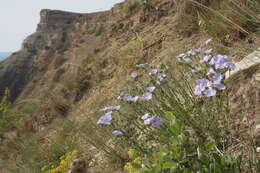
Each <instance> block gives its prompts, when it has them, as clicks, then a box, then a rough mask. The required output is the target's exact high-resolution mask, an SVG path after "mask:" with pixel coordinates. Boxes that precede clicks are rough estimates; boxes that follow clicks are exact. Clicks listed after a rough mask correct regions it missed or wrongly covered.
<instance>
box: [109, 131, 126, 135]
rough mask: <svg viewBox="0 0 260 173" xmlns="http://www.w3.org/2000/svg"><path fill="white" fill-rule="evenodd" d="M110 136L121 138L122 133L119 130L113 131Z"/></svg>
mask: <svg viewBox="0 0 260 173" xmlns="http://www.w3.org/2000/svg"><path fill="white" fill-rule="evenodd" d="M112 134H113V135H115V136H122V135H123V134H124V133H123V132H122V131H121V130H114V131H113V132H112Z"/></svg>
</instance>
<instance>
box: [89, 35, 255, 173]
mask: <svg viewBox="0 0 260 173" xmlns="http://www.w3.org/2000/svg"><path fill="white" fill-rule="evenodd" d="M206 42H207V43H206V44H208V42H210V40H207V41H206ZM205 55H206V56H205ZM178 57H179V58H180V59H181V61H180V62H178V63H177V64H176V65H173V66H170V65H168V66H165V65H161V66H160V68H159V69H158V70H157V69H152V70H151V71H150V72H149V77H148V78H150V82H147V81H146V80H147V78H146V79H145V78H142V79H139V80H138V81H137V82H136V83H135V82H133V84H132V85H131V86H132V87H134V88H135V89H134V90H132V91H130V93H131V94H128V93H126V92H123V93H122V94H120V100H121V101H120V103H117V104H119V105H120V106H121V107H120V106H111V107H105V108H104V109H103V110H104V111H107V112H106V113H105V114H104V115H103V116H101V117H100V119H98V120H95V119H93V120H92V122H90V120H88V121H87V122H85V134H86V135H85V137H86V140H87V141H88V142H90V143H91V144H92V145H94V146H95V147H96V148H98V149H99V150H101V151H103V152H104V153H106V154H107V155H108V157H112V158H114V157H118V158H119V159H121V161H122V162H126V163H125V169H126V170H127V171H128V172H130V173H180V172H183V173H196V172H203V173H207V172H212V173H222V172H236V173H242V172H253V171H254V170H257V171H260V166H259V164H260V162H259V158H258V157H255V156H256V154H257V153H256V151H255V148H256V147H257V146H256V145H255V144H254V143H253V142H252V141H253V138H251V137H250V136H252V134H251V133H250V132H248V134H247V135H246V136H247V138H243V142H244V145H243V146H241V148H240V150H239V151H238V150H237V149H234V148H233V146H235V145H236V142H235V141H233V140H232V136H233V135H234V133H233V132H232V128H231V127H232V123H231V122H232V119H230V117H229V105H228V90H225V88H226V87H225V86H224V85H223V84H222V83H220V82H221V81H222V80H223V78H224V76H223V75H222V73H225V72H226V70H227V69H228V68H234V67H233V64H232V63H230V62H228V59H229V58H228V57H227V56H225V55H217V56H214V54H213V53H212V49H207V50H205V49H196V50H190V51H188V52H186V53H184V54H180V55H179V56H178ZM211 57H214V58H211ZM220 59H221V61H220ZM199 60H200V61H199ZM190 61H192V62H190ZM198 61H199V62H198ZM187 62H188V63H187ZM140 66H141V65H140ZM142 66H143V65H142ZM209 68H210V69H211V70H212V69H213V68H214V70H212V71H210V73H209V72H208V70H209ZM145 71H147V69H146V68H145V69H144V72H143V73H145ZM191 71H192V73H191ZM211 75H212V76H211ZM187 76H189V77H190V78H189V79H187ZM210 76H211V77H212V78H211V77H210ZM134 78H135V77H134ZM195 79H198V80H195ZM209 80H213V81H212V82H211V81H209ZM142 81H146V82H145V85H144V84H143V83H142ZM195 81H196V83H197V85H196V87H195V91H194V89H193V88H194V83H195ZM200 82H202V83H203V84H202V83H200ZM204 82H206V83H204ZM222 82H224V81H222ZM204 85H207V86H204ZM129 87H130V86H129ZM207 87H209V88H208V89H206V88H207ZM145 88H146V89H145ZM213 88H214V89H213ZM205 89H206V90H205ZM147 91H149V92H147ZM127 148H128V149H129V152H128V153H130V154H129V157H126V156H125V153H126V149H127ZM244 151H250V154H244ZM133 153H134V154H133ZM132 155H134V156H132ZM129 159H130V162H129ZM127 161H128V162H127ZM118 163H119V162H118Z"/></svg>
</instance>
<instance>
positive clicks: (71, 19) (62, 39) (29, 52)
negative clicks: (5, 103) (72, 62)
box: [0, 9, 87, 101]
mask: <svg viewBox="0 0 260 173" xmlns="http://www.w3.org/2000/svg"><path fill="white" fill-rule="evenodd" d="M40 16H41V18H40V23H39V24H38V27H37V31H36V32H35V33H33V34H32V35H30V36H28V37H27V38H26V39H25V40H24V41H23V43H22V48H21V50H19V51H18V52H15V53H13V54H12V55H11V56H10V57H9V58H7V59H6V60H5V61H3V62H2V63H1V64H0V98H1V96H2V95H3V94H4V91H5V89H6V88H9V89H10V90H11V101H14V100H15V99H16V98H17V97H18V96H19V94H20V93H21V91H22V90H23V88H24V87H25V86H26V84H27V83H28V82H29V81H30V80H31V79H32V78H33V76H34V75H35V74H36V73H38V72H39V71H41V69H39V67H37V61H39V57H41V56H42V55H44V54H45V55H47V54H48V57H49V56H50V55H51V54H53V53H55V51H56V50H60V51H64V50H66V49H68V47H69V46H70V44H69V42H70V41H69V37H70V36H69V35H70V31H72V30H73V29H75V28H76V27H77V24H78V22H79V21H80V19H82V18H84V16H85V17H86V16H87V14H78V13H70V12H64V11H57V10H46V9H44V10H42V11H41V13H40ZM43 57H44V56H43ZM45 57H46V56H45ZM41 58H42V57H41ZM41 61H44V60H43V59H42V60H41Z"/></svg>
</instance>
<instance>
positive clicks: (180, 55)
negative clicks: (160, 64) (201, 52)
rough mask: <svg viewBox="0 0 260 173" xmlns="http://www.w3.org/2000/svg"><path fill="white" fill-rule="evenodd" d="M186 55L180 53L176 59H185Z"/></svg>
mask: <svg viewBox="0 0 260 173" xmlns="http://www.w3.org/2000/svg"><path fill="white" fill-rule="evenodd" d="M185 56H186V55H185V54H184V53H181V54H179V55H178V56H177V58H183V57H185Z"/></svg>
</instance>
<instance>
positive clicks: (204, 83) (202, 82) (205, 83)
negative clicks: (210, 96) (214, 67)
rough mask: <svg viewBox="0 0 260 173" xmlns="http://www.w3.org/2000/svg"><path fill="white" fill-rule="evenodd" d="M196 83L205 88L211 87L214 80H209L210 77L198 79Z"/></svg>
mask: <svg viewBox="0 0 260 173" xmlns="http://www.w3.org/2000/svg"><path fill="white" fill-rule="evenodd" d="M196 83H197V85H198V86H200V88H202V89H203V90H205V89H206V88H207V87H210V86H211V85H212V82H211V81H209V80H208V79H197V80H196Z"/></svg>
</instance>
